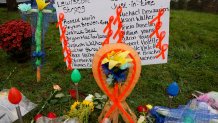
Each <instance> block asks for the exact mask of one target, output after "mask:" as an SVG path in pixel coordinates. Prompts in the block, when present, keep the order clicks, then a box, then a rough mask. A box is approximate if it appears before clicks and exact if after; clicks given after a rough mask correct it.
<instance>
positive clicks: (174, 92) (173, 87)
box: [167, 82, 179, 96]
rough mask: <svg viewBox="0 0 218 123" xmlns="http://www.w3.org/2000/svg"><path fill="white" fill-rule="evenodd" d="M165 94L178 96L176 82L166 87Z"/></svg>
mask: <svg viewBox="0 0 218 123" xmlns="http://www.w3.org/2000/svg"><path fill="white" fill-rule="evenodd" d="M167 93H168V94H169V95H170V96H177V95H178V94H179V86H178V84H177V83H176V82H173V83H171V84H170V85H169V86H168V87H167Z"/></svg>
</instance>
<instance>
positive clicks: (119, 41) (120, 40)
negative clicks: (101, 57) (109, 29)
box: [117, 31, 125, 43]
mask: <svg viewBox="0 0 218 123" xmlns="http://www.w3.org/2000/svg"><path fill="white" fill-rule="evenodd" d="M124 34H125V32H124V31H120V34H119V39H118V41H117V43H122V42H123V36H124Z"/></svg>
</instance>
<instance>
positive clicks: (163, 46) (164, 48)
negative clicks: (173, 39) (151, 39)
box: [156, 44, 168, 59]
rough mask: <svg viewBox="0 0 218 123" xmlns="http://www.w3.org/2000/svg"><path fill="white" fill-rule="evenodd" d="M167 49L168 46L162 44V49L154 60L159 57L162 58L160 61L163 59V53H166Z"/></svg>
mask: <svg viewBox="0 0 218 123" xmlns="http://www.w3.org/2000/svg"><path fill="white" fill-rule="evenodd" d="M167 49H168V44H163V45H162V47H161V49H160V50H161V52H160V54H158V55H157V56H156V58H158V57H160V56H162V59H165V54H164V53H165V52H166V51H167Z"/></svg>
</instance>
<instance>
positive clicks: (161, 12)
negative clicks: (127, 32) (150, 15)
mask: <svg viewBox="0 0 218 123" xmlns="http://www.w3.org/2000/svg"><path fill="white" fill-rule="evenodd" d="M163 14H164V9H160V10H159V12H158V15H157V17H155V18H154V19H153V20H151V21H150V22H149V23H150V24H152V23H154V21H156V20H157V21H158V22H160V18H161V16H163Z"/></svg>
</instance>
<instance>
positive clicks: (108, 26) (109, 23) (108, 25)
mask: <svg viewBox="0 0 218 123" xmlns="http://www.w3.org/2000/svg"><path fill="white" fill-rule="evenodd" d="M113 20H114V16H111V17H110V19H109V21H108V24H107V26H106V27H105V28H104V31H103V32H104V33H105V32H106V31H107V30H109V31H110V30H111V26H112V22H113Z"/></svg>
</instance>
